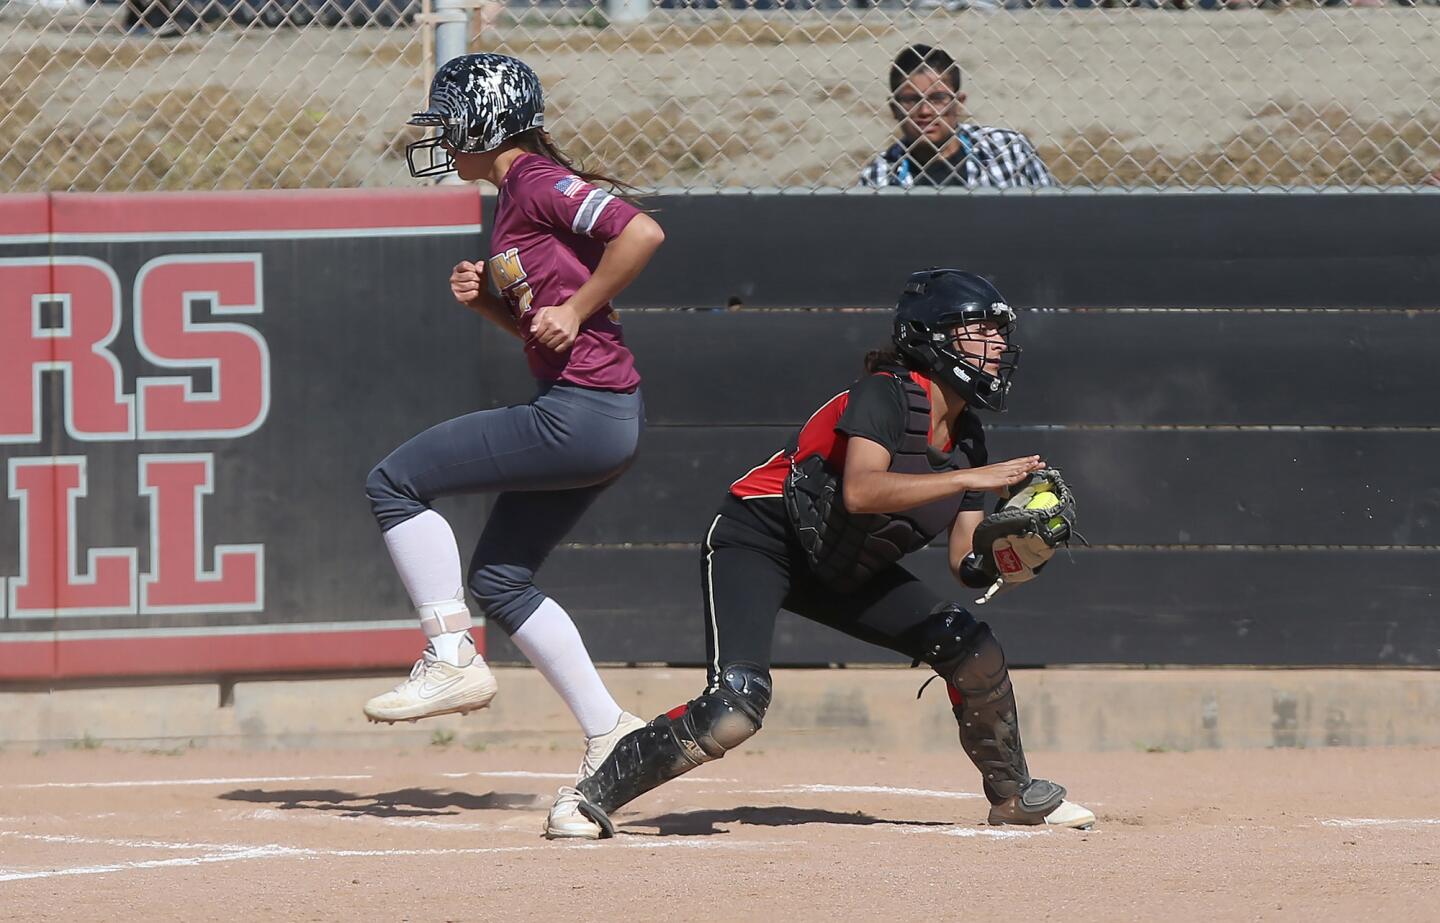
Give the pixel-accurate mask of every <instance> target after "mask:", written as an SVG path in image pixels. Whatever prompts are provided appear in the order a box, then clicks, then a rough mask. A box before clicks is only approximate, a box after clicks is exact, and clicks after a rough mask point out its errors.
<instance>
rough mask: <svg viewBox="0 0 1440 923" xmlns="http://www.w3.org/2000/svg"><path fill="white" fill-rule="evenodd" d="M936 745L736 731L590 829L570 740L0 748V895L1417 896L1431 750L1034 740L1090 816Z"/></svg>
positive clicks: (407, 905)
mask: <svg viewBox="0 0 1440 923" xmlns="http://www.w3.org/2000/svg"><path fill="white" fill-rule="evenodd" d="M958 756H959V754H954V755H948V754H945V753H943V752H935V753H923V754H922V753H887V754H877V753H868V752H859V753H857V752H852V751H825V750H809V749H807V750H788V751H784V752H780V751H768V752H767V751H765V750H764V749H757V750H755V751H750V752H747V751H743V750H742V751H737V752H735V753H732V754H731V755H730V756H728V757H727V758H726V759H724V760H723V761H721V762H717V763H712V764H709V765H706V766H703V767H701V768H700V769H698V770H696V771H695V772H693V773H691V774H690V775H687V776H685V777H682V778H681V779H678V780H676V781H674V782H672V783H670V784H668V785H665V786H663V787H661V788H660V789H658V790H656V791H654V792H652V793H650V794H648V795H646V796H643V797H642V798H640V799H638V800H637V801H635V802H634V803H632V804H631V805H629V806H627V807H625V808H623V809H621V810H620V811H618V812H616V814H615V816H614V820H615V822H616V824H617V827H618V835H617V836H616V838H615V839H613V840H607V841H602V842H548V841H546V840H544V839H542V838H541V836H540V830H541V825H542V822H543V820H544V817H545V812H546V810H547V808H548V806H549V803H550V800H551V799H552V798H553V797H554V794H555V789H556V788H557V787H558V786H560V785H562V784H565V783H566V782H567V781H569V780H570V779H571V778H572V776H571V775H570V774H569V771H573V766H572V764H573V763H574V757H573V755H571V754H566V753H560V752H553V751H549V750H544V751H541V750H535V749H527V748H513V749H495V748H490V749H487V750H485V751H483V752H478V753H472V752H467V751H462V750H450V749H446V750H438V749H434V748H427V749H424V750H414V749H412V750H410V751H408V752H407V751H400V750H395V751H377V750H365V751H344V752H319V751H290V752H255V751H241V752H226V751H217V750H189V751H182V752H180V753H164V754H161V753H155V754H146V753H135V752H120V751H108V750H107V751H103V752H96V751H88V752H86V751H64V752H49V753H36V754H29V753H26V754H20V753H15V752H13V751H10V752H6V753H3V754H0V767H3V772H0V907H3V908H4V910H5V912H4V914H0V916H3V917H5V918H14V919H26V920H47V919H61V918H64V919H66V920H77V919H98V918H107V917H108V918H114V917H116V916H119V915H125V916H128V917H135V916H141V915H143V916H145V917H147V918H152V919H187V920H195V919H220V918H225V919H245V920H292V919H317V920H318V919H339V918H344V919H347V920H354V919H387V920H439V919H450V920H470V919H476V920H480V919H505V920H510V919H555V918H558V917H559V916H560V915H565V916H566V918H571V919H581V920H583V919H615V918H624V919H640V920H648V919H655V920H661V919H663V920H673V919H675V918H676V917H677V915H681V916H695V917H700V918H710V917H718V916H730V915H734V914H765V915H766V916H768V917H772V918H780V917H782V916H783V917H790V918H793V919H821V918H832V919H865V918H870V919H874V918H880V917H895V918H917V919H918V918H922V917H923V918H926V919H949V918H958V917H960V916H962V915H964V916H973V915H976V914H980V915H983V916H984V917H985V918H986V919H1034V918H1037V917H1044V916H1047V915H1052V914H1053V915H1058V914H1062V913H1064V914H1074V915H1077V916H1081V917H1084V918H1105V919H1135V920H1141V919H1154V918H1156V917H1157V916H1159V915H1164V916H1165V917H1166V918H1168V919H1201V918H1208V919H1214V918H1216V917H1219V918H1222V919H1225V918H1237V917H1243V918H1246V919H1272V918H1273V919H1293V918H1300V917H1305V916H1309V915H1312V914H1319V915H1322V916H1326V917H1333V916H1338V915H1342V914H1350V913H1354V914H1356V915H1360V914H1361V913H1362V912H1363V913H1365V914H1368V915H1373V914H1375V913H1377V912H1385V911H1387V910H1388V911H1392V912H1395V913H1397V914H1398V913H1400V912H1402V909H1403V908H1405V907H1413V906H1416V905H1419V906H1433V905H1434V904H1435V903H1436V902H1440V810H1437V806H1440V774H1437V773H1435V772H1433V767H1434V766H1435V765H1436V762H1437V760H1440V751H1436V750H1434V749H1424V748H1414V749H1404V748H1394V749H1374V750H1367V749H1335V750H1323V751H1314V750H1312V751H1299V750H1256V751H1229V752H1217V751H1207V752H1192V753H1147V752H1123V753H1115V752H1112V753H1092V754H1073V753H1035V754H1033V755H1032V756H1031V767H1032V770H1033V771H1034V772H1035V773H1036V774H1037V775H1041V776H1045V777H1048V778H1053V779H1055V780H1056V781H1059V782H1061V783H1062V784H1064V785H1066V786H1067V787H1068V789H1069V791H1070V797H1071V798H1072V800H1075V801H1077V802H1080V803H1082V804H1085V805H1086V806H1088V807H1090V808H1091V809H1092V810H1094V812H1095V814H1096V816H1097V818H1098V820H1097V823H1096V826H1095V829H1093V830H1091V831H1075V830H1061V829H1054V830H1051V829H1044V828H1023V827H991V826H988V825H986V824H985V823H984V818H985V815H986V807H987V805H986V802H985V801H984V798H983V796H981V795H980V794H979V785H978V782H979V780H978V779H977V778H975V777H974V776H975V774H974V770H973V768H971V767H970V766H969V765H968V764H967V763H965V762H964V761H963V760H960V759H958V758H957V757H958ZM1387 779H1388V780H1391V781H1390V782H1384V781H1383V780H1387ZM1402 783H1403V784H1402Z"/></svg>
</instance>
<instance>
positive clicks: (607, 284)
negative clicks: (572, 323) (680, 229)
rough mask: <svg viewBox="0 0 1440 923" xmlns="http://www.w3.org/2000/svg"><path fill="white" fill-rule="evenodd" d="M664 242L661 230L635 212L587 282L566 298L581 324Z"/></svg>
mask: <svg viewBox="0 0 1440 923" xmlns="http://www.w3.org/2000/svg"><path fill="white" fill-rule="evenodd" d="M664 242H665V232H664V231H663V230H661V228H660V225H659V224H657V223H656V222H655V219H653V218H651V217H650V216H649V215H636V216H635V217H634V218H631V219H630V223H629V224H627V225H625V229H624V230H623V231H621V232H620V236H619V237H616V238H615V239H614V240H612V241H610V243H608V244H606V245H605V255H604V256H602V257H601V258H600V264H599V265H598V266H596V267H595V272H594V273H593V274H592V275H591V276H590V279H589V281H587V282H586V283H585V284H584V285H582V286H580V288H579V290H577V291H576V292H575V294H574V295H572V296H571V297H570V298H569V303H570V305H571V306H572V307H574V308H575V311H576V313H577V314H579V317H580V321H581V323H584V321H585V320H586V319H587V318H589V317H590V316H591V315H593V314H594V313H595V312H596V311H599V310H600V309H601V308H602V307H604V306H605V305H607V304H609V303H610V301H611V300H612V299H613V298H614V297H615V296H616V295H618V294H620V293H621V292H623V291H624V290H625V287H626V286H628V285H629V284H630V283H631V282H634V281H635V278H636V277H637V276H639V275H640V272H641V270H643V269H644V268H645V266H646V264H648V263H649V262H650V258H651V257H652V256H654V255H655V251H656V250H658V249H659V248H660V245H661V244H662V243H664Z"/></svg>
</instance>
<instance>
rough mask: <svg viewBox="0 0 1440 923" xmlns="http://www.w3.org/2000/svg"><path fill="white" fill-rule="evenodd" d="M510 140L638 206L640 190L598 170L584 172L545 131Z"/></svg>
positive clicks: (525, 134) (536, 131) (524, 133)
mask: <svg viewBox="0 0 1440 923" xmlns="http://www.w3.org/2000/svg"><path fill="white" fill-rule="evenodd" d="M511 140H512V141H514V142H515V146H516V147H518V148H520V150H522V151H525V152H527V153H530V154H539V155H540V156H541V157H548V158H550V159H551V160H553V161H555V162H556V163H558V164H559V165H560V166H562V167H564V168H565V169H567V170H569V171H570V172H571V173H574V174H575V175H576V176H578V177H580V178H581V179H583V180H584V181H585V182H587V183H603V184H604V185H606V186H609V187H610V188H611V189H613V190H614V191H615V192H616V194H617V195H619V196H620V198H622V199H624V200H626V201H627V202H629V203H630V204H632V205H638V204H639V203H637V202H636V201H635V197H636V196H637V195H638V194H639V192H640V190H638V189H636V188H635V187H634V186H632V185H630V184H629V183H626V182H622V181H620V180H618V179H616V178H615V177H613V176H611V175H610V174H608V173H601V172H599V171H598V170H586V169H585V168H584V167H582V166H580V164H578V163H577V162H576V161H575V160H574V158H572V157H571V156H570V155H569V154H566V153H565V152H564V151H562V150H560V146H559V145H558V144H556V143H555V139H554V138H552V137H550V132H548V131H546V130H545V129H543V128H531V129H528V130H526V131H522V132H520V134H518V135H516V136H515V137H513V138H512V139H511Z"/></svg>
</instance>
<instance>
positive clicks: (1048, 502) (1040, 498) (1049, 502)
mask: <svg viewBox="0 0 1440 923" xmlns="http://www.w3.org/2000/svg"><path fill="white" fill-rule="evenodd" d="M1059 505H1060V498H1059V497H1057V496H1055V492H1054V491H1052V490H1042V491H1040V492H1039V493H1038V494H1036V495H1035V496H1033V497H1031V498H1030V502H1029V503H1027V504H1025V509H1027V510H1048V509H1049V508H1050V507H1052V506H1059Z"/></svg>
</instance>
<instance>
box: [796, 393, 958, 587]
mask: <svg viewBox="0 0 1440 923" xmlns="http://www.w3.org/2000/svg"><path fill="white" fill-rule="evenodd" d="M886 373H887V374H891V375H894V376H895V378H896V380H898V381H899V382H900V385H901V387H903V388H904V389H905V403H906V415H905V435H904V436H903V437H902V438H901V440H900V445H899V447H898V448H897V449H896V451H895V454H894V456H893V457H892V458H891V460H890V469H889V470H891V471H894V472H896V473H898V474H932V473H934V472H935V470H936V469H935V468H934V467H932V466H931V463H930V456H929V453H928V451H927V450H928V448H929V443H930V396H929V395H928V394H926V392H925V390H924V389H923V388H921V387H920V386H919V385H917V384H915V382H914V381H913V380H911V378H910V376H909V374H907V373H905V372H903V371H901V372H898V373H897V372H891V371H889V370H886ZM798 438H799V437H798V436H797V437H796V440H797V441H796V442H795V443H792V444H791V446H790V453H789V454H790V473H789V475H787V476H786V478H785V509H786V511H787V512H788V513H789V515H790V523H791V525H792V526H793V527H794V529H795V534H796V536H797V538H798V539H799V541H800V546H801V547H802V548H804V550H805V556H806V558H807V559H808V561H809V564H810V570H811V572H812V573H814V574H815V576H816V577H818V578H820V580H821V581H823V582H824V583H826V584H827V585H828V586H830V587H831V588H833V589H836V590H839V591H840V592H847V593H848V592H853V591H854V590H856V589H858V588H859V587H860V586H862V585H863V584H865V583H866V582H867V581H869V580H870V579H871V578H872V577H874V576H875V575H876V574H877V573H879V572H880V571H882V570H884V569H885V568H887V567H889V566H890V565H892V564H894V563H895V562H896V561H899V560H900V559H901V558H903V557H904V556H905V555H907V554H910V553H911V552H912V551H919V550H920V549H921V548H924V547H925V546H926V545H928V544H930V542H931V541H932V540H934V538H935V537H936V536H937V535H939V534H940V533H942V532H944V531H946V530H947V529H949V528H950V525H951V524H952V523H953V522H954V521H955V516H956V514H957V513H959V511H960V504H961V502H962V501H963V499H964V494H963V493H957V494H955V495H954V496H951V497H946V498H944V499H942V500H936V501H935V502H933V503H928V504H926V505H925V506H921V507H916V508H915V509H909V510H905V511H904V512H902V513H851V512H850V511H849V510H847V509H845V502H844V499H843V497H844V492H843V490H842V487H841V473H840V472H838V471H833V470H831V469H830V467H829V466H828V465H827V464H826V463H825V458H824V456H821V455H811V456H809V457H807V458H796V457H795V453H796V451H797V447H798ZM956 451H957V452H958V451H959V449H958V448H957V450H956ZM953 457H954V456H953V455H952V456H951V458H952V459H953ZM955 467H957V466H956V465H955V464H954V462H953V461H950V462H949V463H948V464H946V465H945V466H944V468H946V469H953V468H955ZM942 470H943V469H942Z"/></svg>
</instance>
